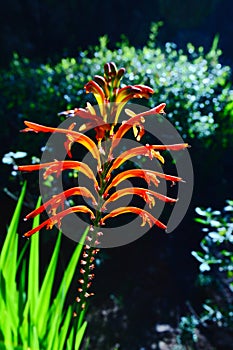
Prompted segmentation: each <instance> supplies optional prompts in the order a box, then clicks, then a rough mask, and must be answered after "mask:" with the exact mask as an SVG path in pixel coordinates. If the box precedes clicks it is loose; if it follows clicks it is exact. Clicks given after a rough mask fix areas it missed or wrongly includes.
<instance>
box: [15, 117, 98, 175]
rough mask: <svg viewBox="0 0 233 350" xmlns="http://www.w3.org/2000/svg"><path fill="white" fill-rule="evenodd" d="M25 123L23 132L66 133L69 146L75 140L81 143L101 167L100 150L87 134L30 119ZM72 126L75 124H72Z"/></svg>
mask: <svg viewBox="0 0 233 350" xmlns="http://www.w3.org/2000/svg"><path fill="white" fill-rule="evenodd" d="M24 124H25V125H27V128H26V129H24V130H22V131H23V132H28V131H34V132H51V133H61V134H65V135H66V136H67V141H66V143H67V144H69V146H68V148H70V147H71V144H72V143H73V142H78V143H80V144H81V145H83V146H84V147H86V148H87V149H88V150H89V151H90V152H91V154H92V155H93V157H94V158H95V159H96V160H97V162H98V168H99V169H100V168H101V161H100V154H99V150H98V148H97V146H96V144H95V143H94V141H92V139H91V138H90V137H88V136H86V135H85V134H81V133H79V132H78V131H73V130H70V129H61V128H52V127H48V126H44V125H40V124H36V123H32V122H29V121H25V122H24ZM72 126H73V124H72Z"/></svg>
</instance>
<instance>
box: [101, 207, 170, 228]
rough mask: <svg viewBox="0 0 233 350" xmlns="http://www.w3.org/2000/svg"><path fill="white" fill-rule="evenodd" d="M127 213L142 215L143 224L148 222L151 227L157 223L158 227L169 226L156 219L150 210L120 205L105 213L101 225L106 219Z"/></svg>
mask: <svg viewBox="0 0 233 350" xmlns="http://www.w3.org/2000/svg"><path fill="white" fill-rule="evenodd" d="M127 213H134V214H137V215H139V216H141V217H142V224H141V226H145V224H146V223H148V224H149V226H150V227H152V226H153V225H157V226H158V227H160V228H162V229H164V230H165V229H166V228H167V226H166V225H164V224H163V223H162V222H161V221H159V220H158V219H156V218H155V217H154V216H153V215H152V214H150V213H149V212H148V211H146V210H144V209H140V208H137V207H120V208H117V209H114V210H113V211H111V212H110V213H109V214H107V215H105V216H104V217H103V218H102V219H101V220H100V225H104V224H105V221H106V219H109V218H114V217H115V216H118V215H121V214H127Z"/></svg>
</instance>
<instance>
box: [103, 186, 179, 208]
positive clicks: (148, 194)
mask: <svg viewBox="0 0 233 350" xmlns="http://www.w3.org/2000/svg"><path fill="white" fill-rule="evenodd" d="M129 194H132V195H138V196H140V197H142V198H143V199H144V201H145V202H146V203H147V204H149V207H150V208H151V207H152V206H154V204H155V201H154V198H153V197H156V198H158V199H160V200H162V201H164V202H170V203H174V202H176V201H177V199H174V198H170V197H167V196H165V195H163V194H160V193H158V192H154V191H151V190H149V189H147V188H141V187H129V188H123V189H121V190H118V191H116V192H115V193H113V194H112V195H111V196H110V197H109V198H108V199H107V200H106V202H105V203H104V204H103V207H102V208H103V210H105V207H106V205H107V204H108V203H110V202H114V201H115V200H117V199H119V198H121V197H123V196H126V195H129Z"/></svg>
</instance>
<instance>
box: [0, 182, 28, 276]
mask: <svg viewBox="0 0 233 350" xmlns="http://www.w3.org/2000/svg"><path fill="white" fill-rule="evenodd" d="M25 192H26V182H25V183H24V185H23V188H22V191H21V194H20V196H19V200H18V202H17V205H16V208H15V211H14V214H13V217H12V219H11V223H10V226H9V228H8V231H7V235H6V238H5V241H4V244H3V247H2V250H1V255H0V270H1V271H2V273H3V274H4V275H5V276H7V279H8V280H10V281H14V278H15V274H16V271H15V270H16V266H17V264H15V265H14V263H15V262H16V259H17V248H18V236H17V235H16V231H17V227H18V222H19V218H20V212H21V209H22V204H23V199H24V195H25Z"/></svg>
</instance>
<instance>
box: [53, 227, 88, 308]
mask: <svg viewBox="0 0 233 350" xmlns="http://www.w3.org/2000/svg"><path fill="white" fill-rule="evenodd" d="M88 230H89V228H86V230H85V231H84V234H83V236H82V238H81V240H80V243H78V244H77V247H76V248H75V250H74V252H73V255H72V257H71V258H70V262H69V264H68V266H67V268H66V270H65V272H64V275H63V278H62V281H61V284H60V288H59V290H58V292H57V295H56V298H55V301H54V303H55V305H58V303H59V304H60V303H61V302H62V307H63V304H64V301H65V297H66V295H67V292H68V289H69V287H70V284H71V281H72V279H73V276H74V273H75V269H76V267H77V264H78V261H79V257H80V254H81V252H82V248H83V244H84V241H85V238H86V235H87V233H88Z"/></svg>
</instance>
